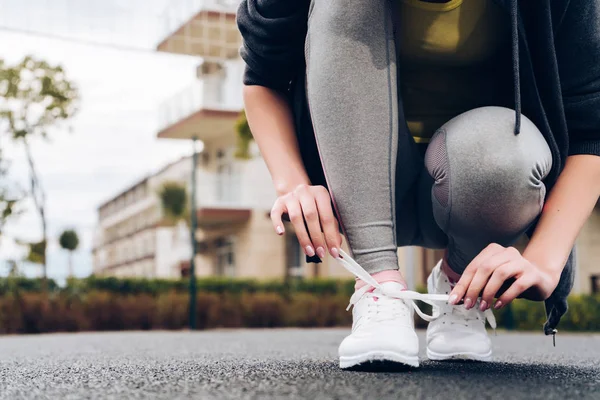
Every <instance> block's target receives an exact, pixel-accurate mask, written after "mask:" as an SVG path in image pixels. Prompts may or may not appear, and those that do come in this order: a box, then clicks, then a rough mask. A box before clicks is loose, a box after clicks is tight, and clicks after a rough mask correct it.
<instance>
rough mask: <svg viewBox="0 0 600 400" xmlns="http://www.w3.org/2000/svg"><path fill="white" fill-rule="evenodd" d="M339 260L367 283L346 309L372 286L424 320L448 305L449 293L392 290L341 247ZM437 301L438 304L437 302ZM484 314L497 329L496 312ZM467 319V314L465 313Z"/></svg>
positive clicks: (351, 299) (439, 312) (429, 320)
mask: <svg viewBox="0 0 600 400" xmlns="http://www.w3.org/2000/svg"><path fill="white" fill-rule="evenodd" d="M337 260H338V262H339V263H340V264H341V265H342V266H343V267H344V268H346V269H347V270H348V271H349V272H350V273H352V274H353V275H354V276H356V277H357V278H359V279H361V280H362V281H363V282H365V283H366V284H367V285H365V286H364V287H363V288H361V289H359V290H357V291H355V292H354V294H353V295H352V296H351V297H350V303H349V304H348V307H347V308H346V310H349V309H350V308H351V307H352V306H353V305H354V304H356V303H357V302H358V301H359V300H360V299H361V298H362V297H363V296H364V295H365V294H366V293H367V292H369V291H370V290H371V289H372V288H375V289H377V290H379V291H380V292H381V293H382V294H384V295H386V296H388V297H392V298H395V299H399V300H402V301H403V302H404V303H406V304H407V305H408V306H409V307H412V308H413V309H414V310H415V312H416V313H417V314H418V315H419V317H421V318H423V320H425V321H428V322H431V321H434V320H436V319H437V318H439V317H440V314H441V309H442V306H440V304H439V303H443V305H444V306H446V305H448V300H449V296H448V295H447V294H423V293H418V292H414V291H411V290H390V289H389V288H385V289H384V288H383V286H382V285H380V284H379V283H378V282H377V281H376V280H375V279H373V277H372V276H371V274H369V273H368V272H367V271H365V269H364V268H363V267H361V266H360V265H359V264H358V263H357V262H356V261H354V260H353V259H352V257H350V256H349V255H348V254H347V253H346V252H345V251H343V250H342V249H340V257H339V258H338V259H337ZM416 300H419V301H422V302H423V303H426V304H429V305H430V306H431V308H432V313H431V315H428V314H425V313H424V312H423V311H422V310H421V309H420V308H419V306H418V305H417V304H416V303H415V301H416ZM436 303H437V304H436ZM449 307H451V308H452V311H453V312H458V313H461V314H463V311H465V312H470V311H471V310H461V309H460V307H456V306H449ZM483 314H484V316H485V318H486V319H487V321H488V323H489V324H490V326H491V327H492V329H494V330H495V329H496V318H495V317H494V313H493V312H492V310H490V309H487V310H486V311H484V313H483ZM464 316H465V319H468V318H466V317H467V315H466V314H465V315H464Z"/></svg>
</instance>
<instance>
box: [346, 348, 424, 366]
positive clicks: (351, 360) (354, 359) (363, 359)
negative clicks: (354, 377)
mask: <svg viewBox="0 0 600 400" xmlns="http://www.w3.org/2000/svg"><path fill="white" fill-rule="evenodd" d="M371 362H384V363H396V364H403V365H408V366H410V367H418V366H419V357H417V356H405V355H403V354H400V353H395V352H393V351H370V352H368V353H363V354H359V355H356V356H350V357H344V356H341V357H340V368H342V369H348V368H353V367H357V366H360V365H362V364H366V363H371Z"/></svg>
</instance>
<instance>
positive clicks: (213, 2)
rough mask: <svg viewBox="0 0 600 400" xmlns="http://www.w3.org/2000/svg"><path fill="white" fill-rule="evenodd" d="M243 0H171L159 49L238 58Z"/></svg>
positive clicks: (208, 56) (196, 54)
mask: <svg viewBox="0 0 600 400" xmlns="http://www.w3.org/2000/svg"><path fill="white" fill-rule="evenodd" d="M239 4H240V0H171V1H170V2H169V3H168V7H167V9H166V10H165V13H164V17H163V21H164V23H163V27H164V28H163V34H162V35H161V37H163V38H164V39H163V41H162V42H161V43H159V44H158V46H157V50H158V51H163V52H168V53H176V54H188V55H194V56H200V57H203V58H205V59H218V60H227V59H233V58H236V57H238V50H239V48H240V45H241V40H242V39H241V36H240V33H239V31H238V29H237V24H236V22H235V17H236V11H237V7H238V5H239Z"/></svg>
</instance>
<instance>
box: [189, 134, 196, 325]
mask: <svg viewBox="0 0 600 400" xmlns="http://www.w3.org/2000/svg"><path fill="white" fill-rule="evenodd" d="M196 142H197V138H196V137H195V136H194V138H193V139H192V145H193V147H194V153H193V155H192V184H191V192H192V193H191V197H192V199H191V205H190V216H191V217H190V219H191V221H190V236H191V240H192V257H191V259H190V315H189V320H190V329H191V330H194V329H196V251H197V249H196V228H197V226H198V216H197V215H196V166H197V165H198V152H197V151H196Z"/></svg>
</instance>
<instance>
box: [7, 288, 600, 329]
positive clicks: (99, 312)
mask: <svg viewBox="0 0 600 400" xmlns="http://www.w3.org/2000/svg"><path fill="white" fill-rule="evenodd" d="M46 287H47V288H48V290H47V291H46V292H45V291H44V290H43V288H44V284H43V282H42V281H41V280H35V279H33V280H32V279H22V278H18V279H15V278H11V279H6V278H4V279H0V332H4V333H19V332H23V333H34V332H54V331H65V330H66V331H81V330H118V329H180V328H183V327H185V326H186V325H187V304H188V296H187V290H188V281H185V280H173V281H169V280H147V279H116V278H96V277H90V278H86V279H81V280H70V281H69V282H68V285H67V286H66V287H64V288H61V287H59V286H58V285H56V283H55V282H53V281H48V282H47V283H46ZM420 289H421V291H422V290H423V288H420ZM352 292H353V281H351V280H345V281H337V280H325V279H323V280H319V279H317V280H292V281H290V282H287V283H286V282H279V281H270V282H261V281H254V280H231V279H218V278H209V279H199V280H198V305H197V307H198V320H199V321H200V327H201V328H214V327H221V326H223V327H280V326H302V327H320V326H336V325H348V324H350V320H351V313H350V312H346V311H345V308H346V306H347V302H348V299H349V296H350V295H351V294H352ZM423 308H424V309H426V307H423ZM510 311H511V312H512V318H511V317H510V313H509V309H508V308H504V309H502V310H500V311H495V315H496V319H497V321H498V327H500V328H506V327H508V326H512V327H514V329H518V330H533V331H541V329H542V325H543V323H544V321H545V318H546V315H545V311H544V305H543V303H540V302H531V301H527V300H516V301H515V302H513V303H512V304H511V308H510ZM416 323H417V326H418V327H421V328H423V327H425V326H426V324H425V323H424V322H423V321H422V320H420V319H419V318H416ZM558 328H559V330H560V331H600V296H583V295H581V296H577V295H576V296H571V297H570V299H569V312H568V313H567V314H566V315H565V316H564V317H563V319H562V320H561V323H560V325H559V327H558Z"/></svg>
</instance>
